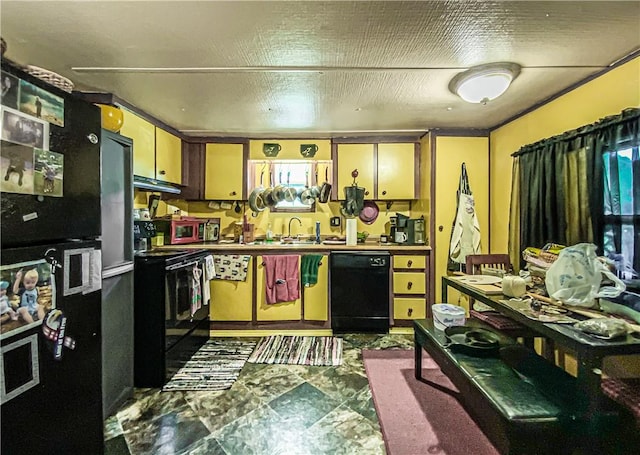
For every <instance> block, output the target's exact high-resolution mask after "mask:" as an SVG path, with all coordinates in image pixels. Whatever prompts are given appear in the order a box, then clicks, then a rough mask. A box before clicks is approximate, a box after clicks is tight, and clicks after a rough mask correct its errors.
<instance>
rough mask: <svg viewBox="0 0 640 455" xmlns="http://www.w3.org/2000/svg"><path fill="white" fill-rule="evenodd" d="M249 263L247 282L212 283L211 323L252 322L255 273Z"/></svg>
mask: <svg viewBox="0 0 640 455" xmlns="http://www.w3.org/2000/svg"><path fill="white" fill-rule="evenodd" d="M252 260H253V258H251V260H250V261H249V267H248V268H247V279H246V281H228V280H212V281H211V314H210V316H211V321H212V322H216V321H251V319H252V303H253V273H252V264H251V261H252Z"/></svg>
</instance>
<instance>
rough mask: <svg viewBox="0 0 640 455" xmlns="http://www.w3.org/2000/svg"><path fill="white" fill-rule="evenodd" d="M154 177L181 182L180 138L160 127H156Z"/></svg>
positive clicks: (178, 183) (171, 181) (170, 181)
mask: <svg viewBox="0 0 640 455" xmlns="http://www.w3.org/2000/svg"><path fill="white" fill-rule="evenodd" d="M134 147H135V146H134ZM156 179H157V180H162V181H164V182H169V183H175V184H177V185H180V184H181V183H182V140H181V139H180V138H179V137H177V136H174V135H173V134H171V133H169V132H167V131H165V130H163V129H160V128H156Z"/></svg>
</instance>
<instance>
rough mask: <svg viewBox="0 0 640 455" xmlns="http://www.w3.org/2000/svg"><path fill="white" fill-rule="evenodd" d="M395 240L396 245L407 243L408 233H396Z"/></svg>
mask: <svg viewBox="0 0 640 455" xmlns="http://www.w3.org/2000/svg"><path fill="white" fill-rule="evenodd" d="M393 240H394V241H395V243H405V242H406V241H407V233H406V232H402V231H396V236H395V238H394V239H393Z"/></svg>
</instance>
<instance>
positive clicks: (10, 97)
mask: <svg viewBox="0 0 640 455" xmlns="http://www.w3.org/2000/svg"><path fill="white" fill-rule="evenodd" d="M0 86H1V87H2V104H4V105H5V106H7V107H11V108H13V109H18V90H19V88H20V80H19V79H18V78H17V77H15V76H14V75H13V74H9V73H5V72H4V71H2V73H0Z"/></svg>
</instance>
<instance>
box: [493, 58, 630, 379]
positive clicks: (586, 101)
mask: <svg viewBox="0 0 640 455" xmlns="http://www.w3.org/2000/svg"><path fill="white" fill-rule="evenodd" d="M638 106H640V57H638V58H635V59H633V60H631V61H630V62H627V63H625V64H623V65H621V66H619V67H617V68H615V69H613V70H611V71H609V72H607V73H605V74H603V75H602V76H600V77H598V78H596V79H594V80H592V81H590V82H587V83H586V84H584V85H582V86H580V87H578V88H576V89H574V90H572V91H570V92H568V93H566V94H565V95H562V96H560V97H559V98H556V99H555V100H553V101H551V102H549V103H547V104H545V105H543V106H541V107H539V108H538V109H536V110H534V111H532V112H530V113H528V114H526V115H524V116H522V117H520V118H518V119H516V120H514V121H512V122H510V123H508V124H506V125H504V126H503V127H501V128H498V129H496V130H495V131H493V132H492V133H491V135H490V140H491V142H490V152H489V153H490V175H491V181H490V193H489V194H490V207H491V213H490V222H491V252H494V253H501V252H504V251H507V245H508V233H509V204H510V199H511V164H512V160H511V154H512V153H513V152H515V151H517V150H518V149H519V148H520V147H522V146H523V145H527V144H531V143H534V142H537V141H539V140H541V139H544V138H548V137H551V136H554V135H557V134H561V133H563V132H565V131H569V130H572V129H575V128H578V127H580V126H583V125H588V124H591V123H593V122H596V121H597V120H599V119H601V118H603V117H606V116H608V115H615V114H619V113H620V112H621V111H622V110H623V109H626V108H628V107H638ZM522 191H525V189H522ZM524 246H526V245H523V247H524ZM532 246H539V245H532ZM559 355H560V356H561V354H559ZM564 357H565V358H564V359H563V361H564V363H565V364H566V368H567V371H569V372H571V373H573V374H575V372H576V370H577V364H576V362H575V358H574V357H573V356H572V355H567V356H564ZM605 371H606V372H607V373H608V374H611V375H613V376H636V377H637V376H640V362H638V356H625V357H609V358H607V360H606V362H605Z"/></svg>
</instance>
